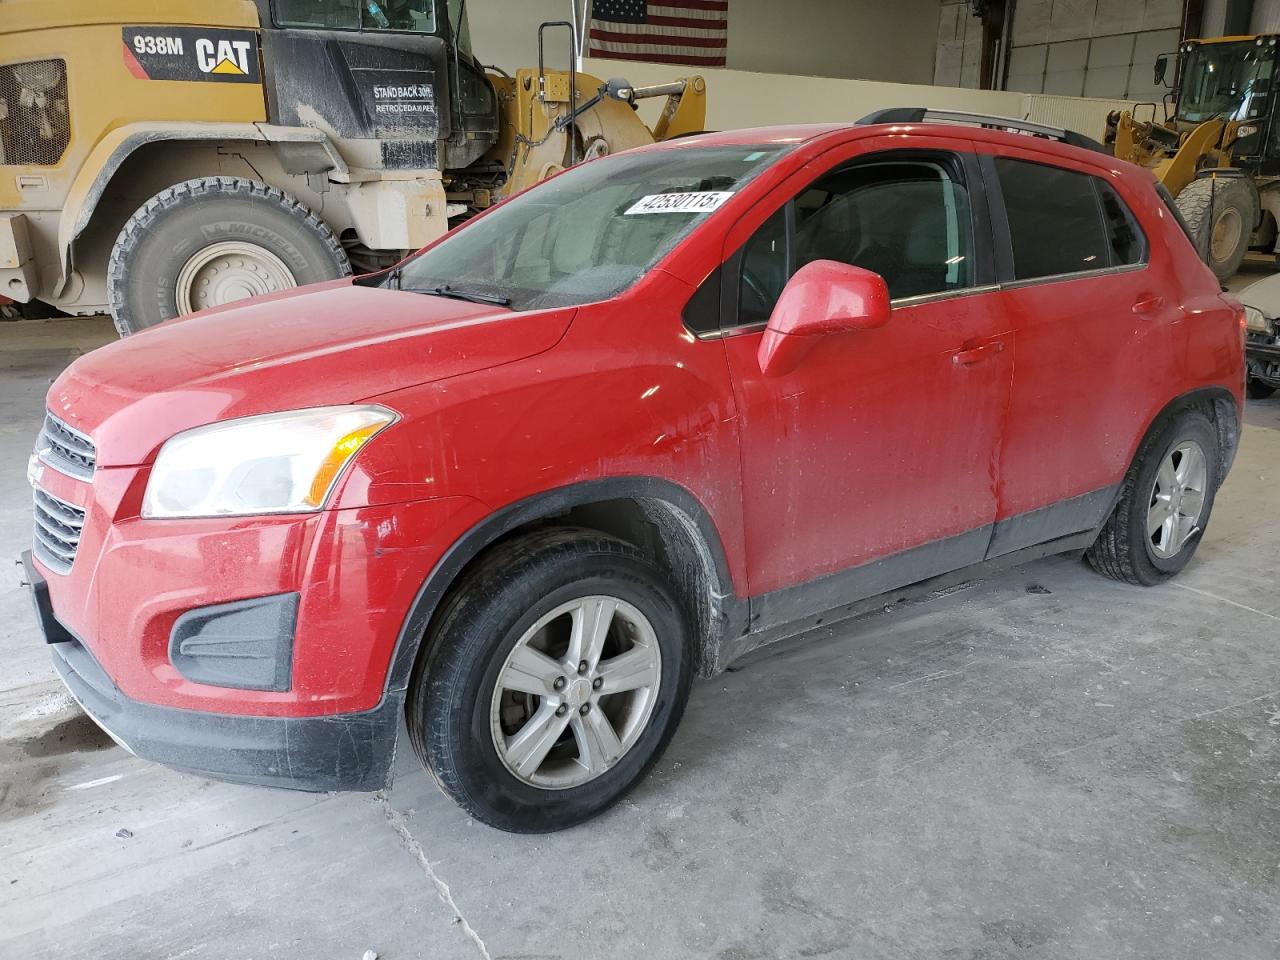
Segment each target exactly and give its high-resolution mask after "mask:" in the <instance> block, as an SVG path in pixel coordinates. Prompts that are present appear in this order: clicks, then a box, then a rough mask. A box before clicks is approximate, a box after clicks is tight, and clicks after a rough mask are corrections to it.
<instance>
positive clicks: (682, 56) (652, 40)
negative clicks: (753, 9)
mask: <svg viewBox="0 0 1280 960" xmlns="http://www.w3.org/2000/svg"><path fill="white" fill-rule="evenodd" d="M728 37H729V0H659V2H649V0H595V2H594V3H592V5H591V33H590V43H589V44H588V52H589V54H590V55H591V56H593V57H608V58H611V59H614V60H647V61H649V62H650V63H683V64H689V65H690V66H696V67H723V66H724V57H725V48H726V47H727V46H728Z"/></svg>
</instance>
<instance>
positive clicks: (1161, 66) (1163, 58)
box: [1156, 53, 1169, 87]
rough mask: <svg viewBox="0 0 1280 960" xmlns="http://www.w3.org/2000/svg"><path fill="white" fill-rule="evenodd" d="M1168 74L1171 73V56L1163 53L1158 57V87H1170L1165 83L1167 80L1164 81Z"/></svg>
mask: <svg viewBox="0 0 1280 960" xmlns="http://www.w3.org/2000/svg"><path fill="white" fill-rule="evenodd" d="M1168 72H1169V55H1168V54H1167V53H1162V54H1160V56H1158V57H1156V84H1157V85H1159V86H1163V87H1167V86H1168V85H1169V84H1167V83H1165V80H1164V77H1165V74H1166V73H1168Z"/></svg>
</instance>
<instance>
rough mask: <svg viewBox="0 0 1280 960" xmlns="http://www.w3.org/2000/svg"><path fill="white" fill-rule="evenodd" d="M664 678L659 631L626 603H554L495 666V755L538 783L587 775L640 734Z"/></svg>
mask: <svg viewBox="0 0 1280 960" xmlns="http://www.w3.org/2000/svg"><path fill="white" fill-rule="evenodd" d="M661 676H662V652H661V650H660V649H659V647H658V637H657V634H656V633H655V632H654V629H653V626H652V624H650V623H649V619H648V618H647V617H646V616H645V615H644V614H643V613H641V612H640V611H639V610H638V609H636V608H635V607H634V606H632V605H631V604H630V603H627V602H626V601H625V600H621V599H619V598H617V597H607V596H592V597H582V598H580V599H577V600H572V601H570V602H568V603H564V604H561V605H560V606H558V607H556V608H555V609H554V610H552V611H551V612H549V613H547V614H545V615H544V616H542V617H541V618H539V620H538V621H537V623H535V624H534V625H533V626H532V627H530V628H529V629H528V630H526V631H525V633H524V635H523V636H522V637H521V638H520V639H519V641H517V643H516V645H515V647H514V648H512V650H511V653H510V654H509V655H508V656H507V659H506V661H505V662H504V663H503V665H502V669H501V670H500V671H499V672H498V680H497V683H496V684H495V685H494V690H493V697H492V700H491V702H490V707H489V728H490V733H491V734H492V736H493V745H494V748H495V749H496V750H497V753H498V757H499V758H500V759H501V760H502V763H503V765H504V766H506V768H507V769H508V770H509V771H511V773H512V774H513V775H514V776H515V777H517V778H518V779H519V780H521V781H523V782H525V783H527V784H530V785H531V786H535V787H541V788H542V789H544V790H564V789H567V788H569V787H576V786H581V785H582V784H584V783H587V782H588V781H590V780H594V779H595V778H596V777H598V776H600V775H601V774H603V773H605V772H606V771H608V770H609V769H611V768H612V767H614V766H615V765H616V764H617V763H618V761H619V760H621V759H622V757H623V756H625V755H626V753H627V751H628V750H630V749H631V748H632V747H633V746H635V744H636V741H637V740H639V739H640V736H641V734H642V733H644V730H645V727H646V726H647V725H648V722H649V717H650V716H651V715H652V713H653V707H654V703H655V702H656V700H657V694H658V687H659V683H660V681H661Z"/></svg>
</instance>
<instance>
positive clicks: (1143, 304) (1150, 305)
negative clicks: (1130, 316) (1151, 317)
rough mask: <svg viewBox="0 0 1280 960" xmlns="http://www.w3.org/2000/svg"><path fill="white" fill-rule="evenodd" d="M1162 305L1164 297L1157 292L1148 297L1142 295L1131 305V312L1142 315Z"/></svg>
mask: <svg viewBox="0 0 1280 960" xmlns="http://www.w3.org/2000/svg"><path fill="white" fill-rule="evenodd" d="M1163 306H1164V297H1162V296H1160V295H1159V294H1158V293H1157V294H1154V295H1153V296H1150V297H1143V298H1142V299H1141V300H1139V301H1138V302H1137V303H1135V304H1134V305H1133V312H1134V313H1136V314H1137V315H1138V316H1140V317H1141V316H1144V315H1146V314H1148V313H1155V312H1156V311H1157V310H1159V309H1160V308H1161V307H1163Z"/></svg>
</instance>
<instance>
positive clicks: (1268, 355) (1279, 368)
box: [1244, 331, 1280, 385]
mask: <svg viewBox="0 0 1280 960" xmlns="http://www.w3.org/2000/svg"><path fill="white" fill-rule="evenodd" d="M1244 356H1245V361H1246V363H1247V364H1248V367H1249V374H1250V375H1251V376H1253V377H1254V378H1256V379H1258V380H1262V381H1264V382H1267V383H1271V384H1273V385H1276V384H1280V331H1276V332H1273V333H1272V334H1270V335H1268V334H1263V333H1256V332H1250V334H1249V337H1248V339H1247V340H1246V341H1245V345H1244Z"/></svg>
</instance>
